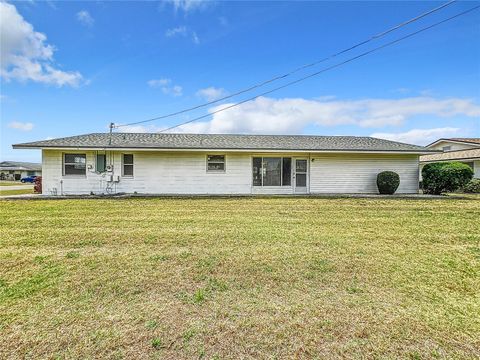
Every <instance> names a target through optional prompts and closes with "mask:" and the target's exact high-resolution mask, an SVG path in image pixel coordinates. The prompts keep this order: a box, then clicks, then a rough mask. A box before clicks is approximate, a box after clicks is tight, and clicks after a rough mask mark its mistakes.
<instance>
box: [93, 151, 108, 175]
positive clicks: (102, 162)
mask: <svg viewBox="0 0 480 360" xmlns="http://www.w3.org/2000/svg"><path fill="white" fill-rule="evenodd" d="M106 165H107V155H105V154H97V161H96V162H95V170H96V171H97V172H105V167H106Z"/></svg>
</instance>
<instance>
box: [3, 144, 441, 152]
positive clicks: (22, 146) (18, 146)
mask: <svg viewBox="0 0 480 360" xmlns="http://www.w3.org/2000/svg"><path fill="white" fill-rule="evenodd" d="M12 147H13V148H14V149H49V150H92V151H95V150H103V151H104V150H111V151H183V152H186V151H191V152H196V151H216V152H219V151H229V152H300V153H387V154H395V153H398V154H417V155H423V154H435V153H440V152H442V151H439V150H429V149H419V150H415V149H411V150H393V149H392V150H387V149H385V150H373V149H275V148H241V149H239V148H205V147H201V148H200V147H197V148H195V147H191V148H168V147H153V146H152V147H144V146H129V147H115V146H57V145H56V146H39V145H29V144H15V145H12Z"/></svg>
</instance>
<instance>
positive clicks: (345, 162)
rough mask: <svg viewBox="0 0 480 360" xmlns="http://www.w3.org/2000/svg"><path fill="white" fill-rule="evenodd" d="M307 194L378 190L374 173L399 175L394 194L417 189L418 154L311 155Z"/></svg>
mask: <svg viewBox="0 0 480 360" xmlns="http://www.w3.org/2000/svg"><path fill="white" fill-rule="evenodd" d="M312 159H313V162H311V163H310V192H311V193H373V194H376V193H378V189H377V174H378V173H380V172H382V171H386V170H391V171H395V172H396V173H397V174H398V175H400V186H399V188H398V190H397V193H417V192H418V155H374V154H372V155H363V154H348V155H347V154H344V155H343V154H342V155H333V154H329V155H312Z"/></svg>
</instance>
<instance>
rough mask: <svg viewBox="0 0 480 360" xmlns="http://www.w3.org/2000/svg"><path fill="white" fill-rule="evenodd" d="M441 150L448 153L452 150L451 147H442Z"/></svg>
mask: <svg viewBox="0 0 480 360" xmlns="http://www.w3.org/2000/svg"><path fill="white" fill-rule="evenodd" d="M442 150H443V151H450V150H452V147H451V146H444V147H443V148H442Z"/></svg>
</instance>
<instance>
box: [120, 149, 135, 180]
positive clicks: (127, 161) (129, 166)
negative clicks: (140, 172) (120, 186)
mask: <svg viewBox="0 0 480 360" xmlns="http://www.w3.org/2000/svg"><path fill="white" fill-rule="evenodd" d="M122 176H133V154H123V157H122Z"/></svg>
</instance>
